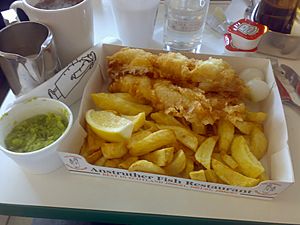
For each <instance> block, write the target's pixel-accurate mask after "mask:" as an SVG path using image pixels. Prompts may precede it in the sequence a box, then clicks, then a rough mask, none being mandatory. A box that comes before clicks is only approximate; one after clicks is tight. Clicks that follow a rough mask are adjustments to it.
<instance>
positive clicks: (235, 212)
mask: <svg viewBox="0 0 300 225" xmlns="http://www.w3.org/2000/svg"><path fill="white" fill-rule="evenodd" d="M94 3H95V12H96V14H95V30H96V34H95V38H96V42H98V41H100V40H101V39H102V38H104V37H106V36H115V35H116V32H117V31H116V28H115V25H114V21H113V17H112V13H111V9H110V6H109V4H108V1H107V0H103V1H102V3H101V2H100V1H94ZM161 16H162V13H161V12H160V13H159V17H161ZM160 21H162V20H159V21H158V24H157V27H156V31H155V40H156V41H157V43H156V46H154V47H159V46H160V43H161V37H162V36H161V35H162V27H161V22H160ZM204 38H205V39H204V46H203V52H205V53H213V54H222V53H223V52H224V50H223V39H222V37H221V36H219V35H218V34H216V33H213V32H212V31H211V30H210V29H209V28H207V29H206V31H205V37H204ZM280 62H282V63H285V64H288V65H290V66H291V67H293V68H294V69H295V70H296V71H297V70H298V71H300V63H299V61H290V60H280ZM13 99H14V96H13V95H12V94H11V93H10V94H9V95H8V97H7V99H6V101H5V102H4V104H3V106H2V108H1V110H0V111H2V110H3V109H4V108H5V106H6V105H8V104H9V103H10V102H11V101H12V100H13ZM285 113H286V120H287V124H288V131H289V146H290V151H291V155H292V159H293V165H294V173H295V180H296V183H295V184H293V185H292V186H290V187H289V188H288V189H287V190H285V191H284V192H283V193H281V194H280V195H279V196H278V197H277V198H275V199H274V200H271V201H266V200H257V199H249V198H241V197H232V196H225V195H220V194H214V193H204V192H197V191H189V190H183V189H177V188H170V187H164V186H159V185H150V184H143V183H134V182H127V181H121V180H115V179H107V178H100V177H92V176H83V175H75V174H70V173H69V172H68V171H67V170H66V169H65V168H64V167H62V168H60V169H58V170H56V171H55V172H53V173H50V174H47V175H33V174H29V173H25V172H23V170H22V169H21V168H20V167H19V166H18V165H16V164H15V163H14V161H12V160H11V159H9V158H7V157H6V156H5V155H4V154H3V153H2V152H0V205H1V204H13V205H18V206H24V207H26V206H39V207H59V208H73V209H80V210H83V211H84V210H96V211H97V210H98V211H115V212H124V213H146V214H155V215H168V216H183V217H195V218H207V219H223V220H226V219H228V220H243V221H259V222H269V223H272V222H274V223H290V224H300V193H299V190H300V183H298V181H299V180H300V163H298V162H299V161H300V151H299V150H298V148H299V146H300V138H299V130H300V116H299V112H296V111H295V110H293V109H291V108H289V107H286V106H285ZM275 132H276V131H275ZM0 214H1V211H0ZM36 216H37V217H38V215H36ZM124 223H125V221H124Z"/></svg>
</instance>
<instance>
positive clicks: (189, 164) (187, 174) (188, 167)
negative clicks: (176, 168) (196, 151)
mask: <svg viewBox="0 0 300 225" xmlns="http://www.w3.org/2000/svg"><path fill="white" fill-rule="evenodd" d="M194 168H195V166H194V160H193V159H191V158H189V157H187V158H186V165H185V168H184V170H183V171H182V172H181V174H180V175H181V176H182V177H183V178H190V172H192V171H194Z"/></svg>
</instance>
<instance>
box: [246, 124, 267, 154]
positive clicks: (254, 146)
mask: <svg viewBox="0 0 300 225" xmlns="http://www.w3.org/2000/svg"><path fill="white" fill-rule="evenodd" d="M267 148H268V140H267V138H266V136H265V134H264V132H262V131H261V130H260V129H259V128H257V127H254V128H253V130H252V132H251V134H250V150H251V152H252V153H253V155H255V157H256V158H257V159H261V158H262V157H263V156H264V155H265V154H266V152H267Z"/></svg>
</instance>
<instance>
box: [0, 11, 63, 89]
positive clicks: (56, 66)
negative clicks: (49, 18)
mask: <svg viewBox="0 0 300 225" xmlns="http://www.w3.org/2000/svg"><path fill="white" fill-rule="evenodd" d="M2 15H3V16H6V15H7V13H6V14H3V13H2ZM16 18H17V17H16ZM4 19H5V18H4ZM7 21H8V20H6V21H5V22H7ZM11 22H13V23H12V24H9V25H8V26H6V27H4V28H3V29H2V30H1V31H0V65H1V68H2V71H3V73H4V75H5V77H6V79H7V81H8V83H9V86H10V88H11V89H12V91H13V92H14V94H15V95H22V94H25V93H27V92H29V91H30V90H32V89H33V88H35V87H36V86H38V85H40V84H41V83H43V82H44V81H46V80H48V79H49V78H51V77H52V76H53V75H54V74H56V73H57V72H58V71H59V70H60V69H61V66H60V61H59V58H58V56H57V52H56V47H55V43H54V40H53V35H52V33H51V31H50V29H49V28H48V27H47V26H46V25H44V24H41V23H37V22H28V21H26V22H18V21H11Z"/></svg>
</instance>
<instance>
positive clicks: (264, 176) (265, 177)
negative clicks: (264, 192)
mask: <svg viewBox="0 0 300 225" xmlns="http://www.w3.org/2000/svg"><path fill="white" fill-rule="evenodd" d="M258 179H259V180H260V181H261V182H262V181H265V180H269V179H270V178H269V176H268V174H267V173H266V171H265V172H263V173H262V174H261V175H259V177H258Z"/></svg>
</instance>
